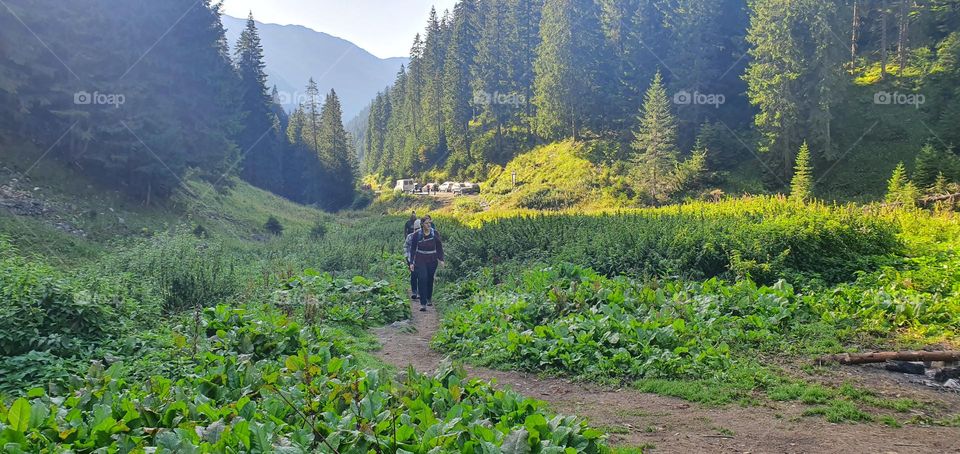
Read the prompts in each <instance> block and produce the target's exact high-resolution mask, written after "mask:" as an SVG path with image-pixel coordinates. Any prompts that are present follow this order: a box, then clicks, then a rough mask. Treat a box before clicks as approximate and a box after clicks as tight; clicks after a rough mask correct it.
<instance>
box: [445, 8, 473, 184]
mask: <svg viewBox="0 0 960 454" xmlns="http://www.w3.org/2000/svg"><path fill="white" fill-rule="evenodd" d="M452 20H453V24H452V30H451V35H450V48H449V49H448V50H447V54H446V55H447V61H446V63H444V83H443V86H444V96H443V117H444V125H445V126H444V128H445V136H446V138H447V144H448V146H449V148H450V151H451V153H450V158H449V159H448V160H447V169H449V170H451V171H453V172H459V171H461V170H463V169H464V168H465V167H467V166H468V165H470V164H471V161H472V157H471V155H470V147H471V146H472V137H471V135H470V120H471V119H473V109H472V108H471V105H470V103H471V102H472V100H473V92H472V90H471V86H472V85H471V74H470V68H471V67H472V66H473V64H474V60H475V59H476V53H477V50H476V44H475V43H476V41H477V39H478V38H479V31H478V27H477V21H478V10H477V4H476V1H475V0H460V2H458V3H457V5H456V6H455V7H454V10H453V19H452Z"/></svg>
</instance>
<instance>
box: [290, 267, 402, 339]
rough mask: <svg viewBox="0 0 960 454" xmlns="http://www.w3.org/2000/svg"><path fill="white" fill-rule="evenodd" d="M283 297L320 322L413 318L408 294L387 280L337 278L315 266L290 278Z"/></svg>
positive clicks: (376, 322) (360, 323) (359, 323)
mask: <svg viewBox="0 0 960 454" xmlns="http://www.w3.org/2000/svg"><path fill="white" fill-rule="evenodd" d="M279 300H280V302H281V304H282V305H286V306H289V307H293V308H296V309H299V310H302V311H303V312H304V314H305V315H306V317H307V319H309V320H311V321H317V322H325V323H333V324H347V325H356V326H360V327H364V328H366V327H369V326H375V325H383V324H387V323H392V322H395V321H398V320H405V319H408V318H410V304H408V302H407V298H406V295H405V294H404V293H401V292H400V291H398V290H397V289H396V288H395V287H393V286H391V285H390V284H389V283H387V282H386V281H379V282H374V281H372V280H370V279H366V278H363V277H360V276H357V277H355V278H353V279H352V280H345V279H335V278H333V277H332V276H330V275H329V274H321V273H320V272H318V271H316V270H313V269H308V270H306V271H304V273H303V275H301V276H297V277H294V278H292V279H290V280H289V281H288V282H287V283H286V284H285V285H284V288H283V289H282V290H281V291H280V293H279Z"/></svg>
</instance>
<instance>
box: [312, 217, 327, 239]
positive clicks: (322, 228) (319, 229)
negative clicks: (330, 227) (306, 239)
mask: <svg viewBox="0 0 960 454" xmlns="http://www.w3.org/2000/svg"><path fill="white" fill-rule="evenodd" d="M326 235H327V225H326V224H324V223H323V222H319V221H318V222H317V223H316V224H314V225H313V227H311V228H310V238H311V239H314V240H322V239H323V237H324V236H326Z"/></svg>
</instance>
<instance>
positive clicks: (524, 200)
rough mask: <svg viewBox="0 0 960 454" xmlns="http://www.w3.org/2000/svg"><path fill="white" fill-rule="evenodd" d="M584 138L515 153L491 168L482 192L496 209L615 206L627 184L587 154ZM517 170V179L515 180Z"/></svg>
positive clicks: (622, 200) (622, 198) (621, 202)
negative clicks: (499, 165) (504, 165)
mask: <svg viewBox="0 0 960 454" xmlns="http://www.w3.org/2000/svg"><path fill="white" fill-rule="evenodd" d="M585 153H586V144H585V143H583V142H574V141H571V140H568V141H564V142H556V143H552V144H549V145H545V146H542V147H539V148H536V149H534V150H532V151H530V152H527V153H524V154H521V155H519V156H517V157H516V158H515V159H514V160H513V161H510V163H509V164H507V166H506V167H504V168H503V169H502V170H501V169H495V170H493V171H492V172H491V175H490V179H489V180H488V181H487V182H486V183H485V184H482V185H481V187H482V188H483V189H482V190H483V197H484V198H485V199H486V200H487V201H489V202H490V205H491V206H494V207H496V208H500V209H516V208H521V209H523V208H526V209H534V210H563V209H568V208H613V207H617V206H623V205H624V204H626V203H627V202H628V199H627V197H626V195H625V191H626V187H625V185H623V184H621V181H619V180H620V178H618V177H617V176H616V175H615V174H614V172H612V171H611V170H610V169H609V168H607V167H605V166H603V165H600V164H594V163H593V162H591V161H590V160H589V159H587V158H586V156H585ZM514 172H515V173H516V177H517V183H516V186H514V184H513V174H514Z"/></svg>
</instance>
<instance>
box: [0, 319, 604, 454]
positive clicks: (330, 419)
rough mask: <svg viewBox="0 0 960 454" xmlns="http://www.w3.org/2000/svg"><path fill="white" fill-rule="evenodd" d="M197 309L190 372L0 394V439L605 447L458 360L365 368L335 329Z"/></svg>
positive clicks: (111, 377)
mask: <svg viewBox="0 0 960 454" xmlns="http://www.w3.org/2000/svg"><path fill="white" fill-rule="evenodd" d="M203 319H204V320H203V322H204V323H205V325H206V327H207V329H208V333H209V334H210V338H211V339H212V340H211V345H210V348H209V349H208V351H205V352H204V355H201V356H199V357H197V359H196V360H195V366H194V367H193V368H192V370H191V372H190V373H188V374H184V375H183V376H182V377H174V378H172V379H171V378H167V377H160V376H155V377H151V378H150V379H148V380H142V381H136V382H133V381H128V380H124V379H122V376H121V369H120V368H119V367H117V366H114V367H111V368H109V369H107V370H103V368H102V367H92V368H91V370H90V372H89V373H88V374H87V376H86V377H85V379H84V380H82V381H78V382H77V386H76V387H75V388H73V389H70V390H69V393H65V396H69V398H64V397H59V396H57V395H55V394H53V393H50V394H48V393H47V392H45V391H44V390H43V389H42V388H40V389H34V390H31V391H30V392H29V393H26V395H25V396H24V397H21V398H19V399H17V400H15V401H13V402H11V403H10V405H9V407H7V406H0V423H2V424H4V428H5V430H3V431H2V432H0V444H2V445H3V446H4V447H5V449H6V450H7V451H10V452H58V451H78V452H80V451H82V452H119V451H124V452H126V451H133V452H144V451H146V452H152V451H154V450H158V451H162V452H201V451H202V452H274V451H277V450H281V451H290V452H316V451H318V450H319V451H333V452H344V453H346V452H426V451H428V450H432V451H436V452H501V451H502V452H583V453H586V454H598V453H603V452H609V450H608V448H607V447H606V444H605V440H604V439H603V436H602V433H601V432H599V431H597V430H593V429H589V428H588V427H587V425H586V423H585V422H583V421H582V420H580V419H577V418H575V417H564V416H554V415H552V414H550V413H549V412H548V410H546V409H545V407H544V405H543V404H542V403H539V402H536V401H532V400H529V399H525V398H523V397H521V396H519V395H518V394H516V393H513V392H510V391H501V390H495V389H493V388H492V387H491V386H490V385H489V384H488V383H484V382H481V381H479V380H468V379H467V378H466V377H465V375H464V374H463V372H461V371H457V370H453V369H450V368H443V369H441V370H440V371H438V372H437V374H436V375H435V376H432V377H428V376H423V375H420V374H417V373H415V372H410V373H409V374H406V376H405V377H404V378H403V379H399V380H395V379H392V378H389V377H387V376H386V375H385V374H382V373H381V372H380V371H379V370H376V369H363V368H361V367H360V366H359V365H358V364H357V361H356V360H355V358H354V357H353V355H351V352H350V350H348V349H347V348H346V346H345V343H344V342H343V340H342V339H340V338H337V337H334V336H333V335H331V334H330V333H329V332H328V331H325V330H324V329H322V328H314V329H311V328H303V327H301V326H299V325H298V324H297V323H294V322H291V321H290V320H288V319H287V318H286V317H283V316H282V315H279V314H276V313H271V312H267V313H262V314H261V313H257V314H254V313H251V312H248V311H246V310H236V309H229V308H226V307H218V308H216V309H213V310H208V311H206V312H205V313H204V316H203ZM185 427H187V428H189V429H184V428H185ZM358 427H362V428H363V429H362V430H358V429H357V428H358ZM501 447H502V448H501ZM157 448H159V449H157Z"/></svg>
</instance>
